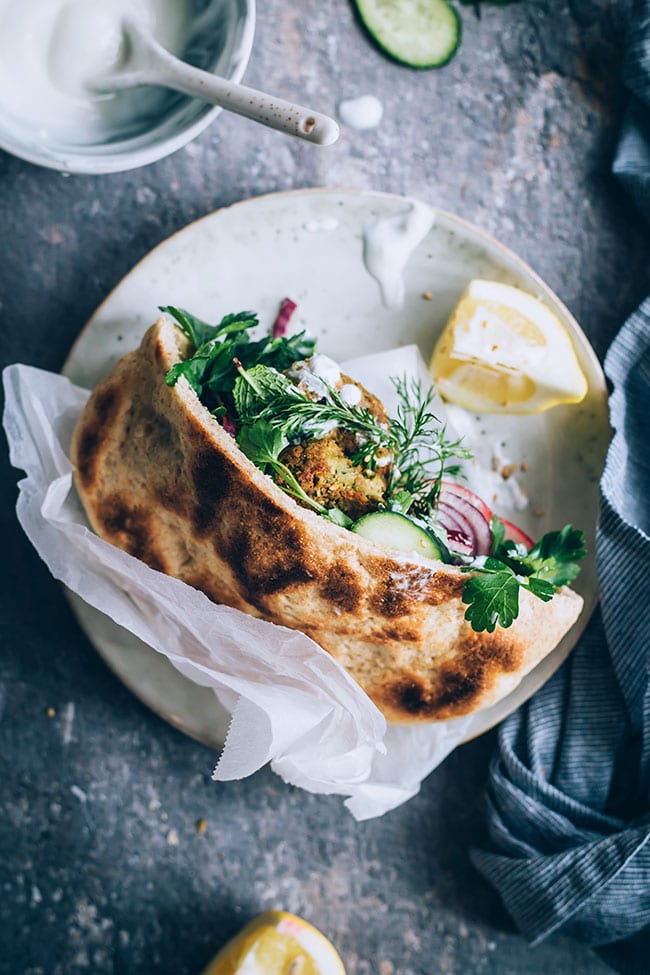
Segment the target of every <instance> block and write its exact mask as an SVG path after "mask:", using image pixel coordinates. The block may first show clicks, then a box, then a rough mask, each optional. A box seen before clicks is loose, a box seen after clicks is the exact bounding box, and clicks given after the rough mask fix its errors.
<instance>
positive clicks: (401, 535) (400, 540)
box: [350, 511, 449, 562]
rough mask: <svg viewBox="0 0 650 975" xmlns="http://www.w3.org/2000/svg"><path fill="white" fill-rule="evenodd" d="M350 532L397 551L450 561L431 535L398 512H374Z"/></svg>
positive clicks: (360, 520) (355, 524)
mask: <svg viewBox="0 0 650 975" xmlns="http://www.w3.org/2000/svg"><path fill="white" fill-rule="evenodd" d="M350 531H353V532H355V533H356V534H357V535H361V537H362V538H367V539H368V541H369V542H375V544H376V545H383V547H384V548H392V549H395V550H396V551H398V552H416V553H417V554H418V555H422V556H424V557H425V558H427V559H436V560H437V561H439V562H447V561H449V552H448V551H447V549H446V548H445V546H444V545H443V544H442V542H440V541H438V539H437V538H435V537H434V536H433V535H431V534H429V532H428V531H425V529H424V528H420V526H419V525H416V524H415V522H414V521H411V519H410V518H407V517H406V515H400V514H399V513H398V512H397V511H373V512H372V514H369V515H364V516H363V518H359V520H358V521H356V522H355V523H354V525H353V526H352V528H351V529H350Z"/></svg>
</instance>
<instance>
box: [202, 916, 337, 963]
mask: <svg viewBox="0 0 650 975" xmlns="http://www.w3.org/2000/svg"><path fill="white" fill-rule="evenodd" d="M203 975H345V969H344V967H343V962H342V961H341V959H340V958H339V955H338V954H337V952H336V949H335V948H334V946H333V945H332V944H331V943H330V942H329V941H328V940H327V938H326V937H325V935H324V934H321V932H320V931H319V930H318V928H315V927H313V925H311V924H308V922H307V921H303V919H302V918H301V917H296V915H295V914H287V913H285V912H284V911H268V912H267V913H266V914H261V915H260V916H259V917H256V918H254V920H252V921H251V922H250V924H247V925H246V927H245V928H244V929H243V930H242V931H240V932H239V934H237V935H236V936H235V937H234V938H233V939H232V940H231V941H229V942H228V944H227V945H226V946H225V947H224V948H222V949H221V951H220V952H219V954H218V955H217V956H216V958H213V959H212V961H211V962H210V964H209V965H208V967H207V968H206V969H205V971H204V972H203Z"/></svg>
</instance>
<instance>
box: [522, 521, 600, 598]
mask: <svg viewBox="0 0 650 975" xmlns="http://www.w3.org/2000/svg"><path fill="white" fill-rule="evenodd" d="M586 551H587V550H586V547H585V536H584V534H583V532H581V531H580V530H579V529H577V528H574V527H573V525H565V526H564V528H562V530H561V531H553V532H547V534H546V535H542V537H541V538H540V539H539V541H538V542H536V543H535V545H534V546H533V547H532V549H531V550H530V552H529V553H528V558H527V560H526V562H527V564H529V565H530V566H531V568H532V571H533V574H534V575H535V576H536V577H537V578H538V579H544V580H546V581H547V582H550V583H551V584H552V585H554V586H566V585H568V584H569V583H570V582H573V580H574V579H575V577H576V576H577V575H578V573H579V572H580V566H579V565H578V561H579V560H580V559H582V558H584V556H585V554H586Z"/></svg>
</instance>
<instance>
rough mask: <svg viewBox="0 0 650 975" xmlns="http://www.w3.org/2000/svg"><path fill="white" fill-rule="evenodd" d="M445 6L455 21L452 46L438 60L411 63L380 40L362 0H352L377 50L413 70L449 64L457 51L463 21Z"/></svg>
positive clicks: (441, 66) (515, 0) (514, 0)
mask: <svg viewBox="0 0 650 975" xmlns="http://www.w3.org/2000/svg"><path fill="white" fill-rule="evenodd" d="M470 2H472V0H470ZM508 2H517V0H508ZM447 6H448V7H449V10H450V12H451V13H452V14H453V17H454V19H455V21H456V41H455V43H454V46H453V47H452V48H450V49H449V50H448V51H447V53H446V54H445V56H444V57H443V58H441V59H439V60H438V61H431V62H429V63H427V64H413V62H412V61H409V60H407V58H405V57H403V56H401V55H399V54H397V53H395V51H392V50H391V49H390V48H389V47H387V46H386V44H385V43H384V42H383V41H381V40H380V39H379V38H378V37H377V34H376V33H375V31H374V29H373V26H372V24H370V23H369V22H368V20H367V19H366V16H365V14H364V12H363V0H354V7H355V10H356V12H357V15H358V17H359V20H360V21H361V23H362V25H363V27H364V29H365V30H366V32H367V33H368V35H369V37H370V39H371V40H372V42H373V43H374V44H375V45H376V46H377V47H378V48H379V50H380V51H381V52H382V53H383V54H385V55H386V56H387V57H389V58H390V59H391V60H392V61H395V62H396V63H397V64H401V65H402V66H403V67H405V68H412V69H413V70H414V71H431V70H433V69H434V68H444V66H445V65H446V64H449V62H450V61H451V60H453V58H454V57H455V56H456V54H457V53H458V48H459V47H460V44H461V41H462V37H463V22H462V20H461V18H460V14H459V13H458V11H457V10H456V8H455V7H452V5H451V4H447Z"/></svg>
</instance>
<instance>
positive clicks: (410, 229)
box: [363, 200, 435, 308]
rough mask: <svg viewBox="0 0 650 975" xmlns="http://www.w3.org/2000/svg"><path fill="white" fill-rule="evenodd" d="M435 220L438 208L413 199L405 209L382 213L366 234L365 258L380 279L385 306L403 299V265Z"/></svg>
mask: <svg viewBox="0 0 650 975" xmlns="http://www.w3.org/2000/svg"><path fill="white" fill-rule="evenodd" d="M434 220H435V211H434V209H433V208H432V207H430V206H428V205H427V204H426V203H421V202H420V201H418V200H413V201H411V203H410V204H409V207H408V208H407V209H406V210H400V211H399V212H398V213H392V214H390V215H389V216H387V217H380V219H379V220H377V221H376V222H375V223H374V224H372V225H371V226H370V227H367V228H366V230H365V232H364V235H363V262H364V264H365V266H366V270H367V271H368V273H369V274H371V275H372V277H373V278H374V279H375V280H376V281H377V283H378V285H379V289H380V291H381V300H382V302H383V304H384V305H385V307H386V308H401V307H402V305H403V303H404V269H405V268H406V264H407V262H408V259H409V257H410V256H411V254H412V253H413V251H414V250H415V248H416V247H417V246H418V244H419V243H420V242H421V241H422V240H424V238H425V237H426V235H427V234H428V233H429V231H430V230H431V227H432V226H433V222H434Z"/></svg>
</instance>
